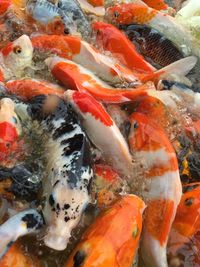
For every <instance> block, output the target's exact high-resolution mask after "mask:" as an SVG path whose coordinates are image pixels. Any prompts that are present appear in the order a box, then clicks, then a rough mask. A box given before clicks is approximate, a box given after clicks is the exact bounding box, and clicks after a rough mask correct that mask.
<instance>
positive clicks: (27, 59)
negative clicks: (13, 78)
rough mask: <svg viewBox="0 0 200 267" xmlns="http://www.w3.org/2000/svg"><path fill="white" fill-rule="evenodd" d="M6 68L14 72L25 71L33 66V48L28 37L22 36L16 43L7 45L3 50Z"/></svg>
mask: <svg viewBox="0 0 200 267" xmlns="http://www.w3.org/2000/svg"><path fill="white" fill-rule="evenodd" d="M1 52H2V55H3V59H4V64H5V66H6V67H7V68H8V69H10V70H12V71H13V73H15V72H16V70H17V71H18V70H20V71H21V70H24V69H25V68H26V67H29V66H31V64H32V58H33V46H32V43H31V40H30V38H29V37H28V36H27V35H22V36H21V37H19V38H18V39H16V40H15V41H14V42H12V43H9V44H7V45H6V46H5V47H4V48H3V49H2V50H1Z"/></svg>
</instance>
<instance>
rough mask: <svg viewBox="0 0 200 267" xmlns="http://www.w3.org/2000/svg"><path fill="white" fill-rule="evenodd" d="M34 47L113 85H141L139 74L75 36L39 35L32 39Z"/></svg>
mask: <svg viewBox="0 0 200 267" xmlns="http://www.w3.org/2000/svg"><path fill="white" fill-rule="evenodd" d="M31 41H32V44H33V47H34V48H36V49H39V50H41V51H44V52H45V51H46V52H51V53H54V54H57V55H58V56H60V57H63V58H66V59H69V60H72V61H74V62H75V63H78V64H80V65H82V66H83V67H85V68H87V69H89V70H91V71H93V72H94V73H95V74H96V75H97V76H99V77H100V78H102V79H103V80H105V81H108V82H110V83H112V84H114V83H119V82H121V81H124V80H125V81H128V82H136V83H137V84H139V83H141V81H140V80H141V77H140V75H138V73H137V72H132V71H131V70H129V69H128V68H126V67H124V66H123V65H120V64H119V63H117V62H116V61H115V60H113V59H111V58H110V57H108V56H106V55H103V54H102V53H100V52H99V51H98V50H97V49H95V48H94V47H93V46H92V45H90V44H89V43H87V42H85V41H82V40H81V39H80V38H77V37H74V36H62V35H39V36H35V37H33V38H32V39H31Z"/></svg>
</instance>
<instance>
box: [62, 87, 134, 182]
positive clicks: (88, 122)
mask: <svg viewBox="0 0 200 267" xmlns="http://www.w3.org/2000/svg"><path fill="white" fill-rule="evenodd" d="M65 97H66V99H67V101H68V102H69V103H70V104H71V105H72V106H73V108H74V109H75V110H76V111H77V113H78V114H80V116H81V118H82V120H83V127H84V128H85V130H86V133H87V135H88V136H89V138H90V140H91V141H92V143H93V144H94V145H95V146H96V147H97V148H98V149H99V150H100V151H101V152H102V156H103V158H104V159H105V161H106V162H109V163H110V164H111V166H112V167H113V168H114V170H117V171H119V173H121V174H122V175H123V176H125V177H130V176H131V172H132V167H133V165H132V158H131V155H130V153H129V149H128V146H127V143H126V141H125V139H124V137H123V136H122V134H121V133H120V131H119V129H118V127H117V126H116V124H115V123H114V121H113V120H112V118H111V117H110V116H109V114H108V113H107V112H106V110H105V109H104V107H103V105H101V104H100V103H99V102H97V101H96V100H95V99H94V98H93V97H92V96H90V95H88V94H87V93H83V92H77V91H71V90H68V91H67V92H66V94H65ZM105 134H106V136H107V138H104V136H105Z"/></svg>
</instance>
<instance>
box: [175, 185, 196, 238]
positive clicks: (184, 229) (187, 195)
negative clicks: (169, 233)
mask: <svg viewBox="0 0 200 267" xmlns="http://www.w3.org/2000/svg"><path fill="white" fill-rule="evenodd" d="M183 193H184V194H183V196H182V198H181V201H180V204H179V205H178V208H177V212H176V217H175V220H174V222H173V229H175V230H176V231H177V232H178V233H179V234H181V235H183V236H185V237H187V238H190V237H192V236H193V235H194V234H196V233H197V232H198V231H199V229H200V212H199V210H200V183H192V184H188V185H184V186H183Z"/></svg>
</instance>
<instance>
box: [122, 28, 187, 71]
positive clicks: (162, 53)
mask: <svg viewBox="0 0 200 267" xmlns="http://www.w3.org/2000/svg"><path fill="white" fill-rule="evenodd" d="M119 28H120V29H121V30H123V31H124V32H125V34H126V35H127V37H128V38H129V40H130V41H131V42H133V44H134V45H135V46H136V48H137V50H138V51H139V53H141V54H142V55H143V56H144V57H145V58H146V60H147V61H149V62H150V63H151V64H152V65H154V66H155V67H156V68H160V67H165V66H167V65H169V64H171V63H173V62H175V61H177V60H179V59H181V58H183V57H184V56H183V54H182V53H181V52H180V51H179V49H178V48H177V47H176V46H175V44H173V42H171V41H170V40H168V39H166V37H165V36H163V35H162V34H161V33H160V32H158V31H157V30H155V29H152V28H151V27H149V26H147V25H137V24H130V25H120V26H119Z"/></svg>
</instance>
